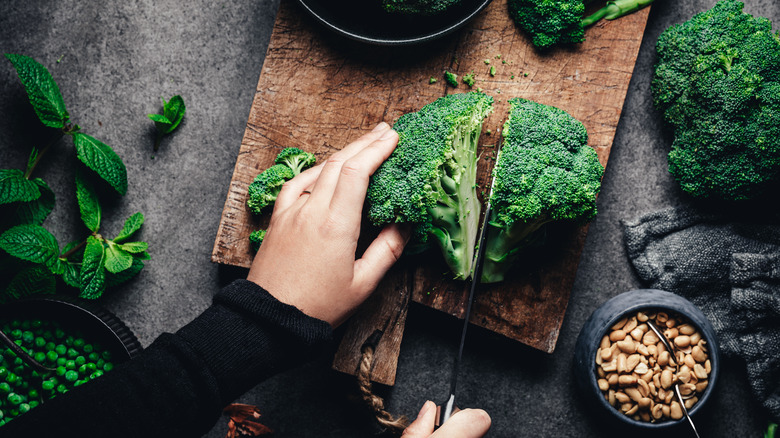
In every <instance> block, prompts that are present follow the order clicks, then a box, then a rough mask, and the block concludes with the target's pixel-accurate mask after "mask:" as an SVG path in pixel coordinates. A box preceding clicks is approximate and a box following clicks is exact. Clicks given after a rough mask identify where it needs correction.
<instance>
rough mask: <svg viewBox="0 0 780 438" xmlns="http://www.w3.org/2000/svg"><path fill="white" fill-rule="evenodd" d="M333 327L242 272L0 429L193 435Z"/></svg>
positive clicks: (303, 355) (300, 357) (302, 357)
mask: <svg viewBox="0 0 780 438" xmlns="http://www.w3.org/2000/svg"><path fill="white" fill-rule="evenodd" d="M331 335H332V331H331V328H330V326H329V325H328V324H327V323H325V322H323V321H319V320H316V319H314V318H310V317H308V316H306V315H304V314H303V313H301V312H300V311H298V310H297V309H295V308H294V307H291V306H287V305H285V304H283V303H281V302H279V301H277V300H276V299H274V298H273V297H272V296H271V295H270V294H268V293H267V292H265V291H264V290H263V289H261V288H259V287H258V286H256V285H254V284H252V283H250V282H247V281H239V282H235V283H233V284H231V285H230V286H228V287H226V288H225V289H224V290H223V291H221V292H220V293H219V294H218V295H217V296H216V297H215V299H214V304H213V305H212V306H211V307H210V308H209V309H207V310H206V311H205V312H204V313H203V314H201V315H200V316H198V318H196V319H195V320H194V321H192V322H191V323H190V324H188V325H186V326H185V327H183V328H182V329H181V330H179V331H178V332H177V333H176V334H163V335H162V336H160V337H159V338H158V339H157V340H155V341H154V343H152V345H150V346H149V348H147V349H146V350H145V351H144V352H143V353H141V354H140V355H139V356H138V357H137V358H135V359H133V360H132V361H129V362H127V363H125V364H122V365H120V366H118V367H117V368H116V369H115V370H114V371H112V372H111V373H108V374H106V375H105V376H103V377H101V378H99V379H96V380H94V381H93V382H91V383H89V384H87V385H82V386H80V387H78V388H76V389H74V390H73V391H71V392H69V393H68V394H66V395H64V396H60V397H58V398H55V399H54V400H52V401H50V402H47V403H46V404H44V405H41V406H39V407H37V408H35V409H34V410H32V411H30V412H29V413H27V414H25V415H23V416H20V417H19V418H18V419H16V420H14V421H12V422H10V423H8V424H7V425H5V426H3V427H1V428H0V436H44V434H50V433H52V432H56V431H60V430H61V431H63V432H67V433H68V435H73V436H112V437H121V436H128V437H129V436H133V437H137V436H144V437H151V436H166V437H169V436H181V437H187V436H200V435H202V434H203V433H205V432H206V431H208V430H209V429H210V428H211V427H212V426H213V424H214V422H215V421H216V420H217V419H218V417H219V415H220V412H221V409H222V408H223V407H224V406H225V405H226V404H228V403H230V402H231V401H232V400H234V399H235V398H237V397H238V396H239V395H241V394H242V393H244V392H246V391H247V390H249V389H250V388H252V387H253V386H255V385H256V384H257V383H259V382H260V381H262V380H264V379H266V378H268V377H269V376H271V375H273V374H275V373H278V372H280V371H284V370H286V369H289V368H291V367H294V366H295V365H297V364H300V363H302V362H304V361H306V360H309V359H310V358H312V357H314V356H315V355H316V354H317V353H318V352H319V351H320V348H321V347H323V346H325V345H327V343H328V341H329V340H330V337H331Z"/></svg>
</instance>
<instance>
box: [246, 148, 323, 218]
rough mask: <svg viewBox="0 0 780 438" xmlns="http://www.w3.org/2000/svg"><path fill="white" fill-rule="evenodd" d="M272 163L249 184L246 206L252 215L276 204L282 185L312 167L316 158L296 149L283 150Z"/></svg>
mask: <svg viewBox="0 0 780 438" xmlns="http://www.w3.org/2000/svg"><path fill="white" fill-rule="evenodd" d="M274 161H275V162H276V164H274V165H273V166H271V167H269V168H268V169H266V170H264V171H262V172H261V173H260V174H259V175H257V176H256V177H255V179H254V181H252V183H251V184H249V188H248V189H247V192H248V198H247V201H246V205H247V207H249V210H251V211H252V213H255V214H261V213H262V212H263V209H264V208H266V207H268V206H269V205H272V204H273V203H274V202H276V197H277V196H279V191H280V190H282V185H283V184H284V183H285V182H287V181H289V180H291V179H293V177H295V175H298V174H299V173H301V172H302V171H303V170H304V169H306V168H308V167H311V166H312V165H314V163H315V161H316V158H315V156H314V155H313V154H310V153H308V152H305V151H303V150H301V149H298V148H284V149H282V151H281V152H279V154H278V155H277V156H276V159H275V160H274Z"/></svg>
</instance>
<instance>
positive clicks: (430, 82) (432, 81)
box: [428, 76, 438, 84]
mask: <svg viewBox="0 0 780 438" xmlns="http://www.w3.org/2000/svg"><path fill="white" fill-rule="evenodd" d="M436 82H438V80H437V79H436V78H434V77H433V76H431V78H430V79H428V83H429V84H435V83H436Z"/></svg>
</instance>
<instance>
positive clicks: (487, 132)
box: [485, 129, 492, 148]
mask: <svg viewBox="0 0 780 438" xmlns="http://www.w3.org/2000/svg"><path fill="white" fill-rule="evenodd" d="M490 134H492V132H491V131H490V130H489V129H488V130H486V131H485V135H490ZM485 147H488V148H489V147H491V145H485Z"/></svg>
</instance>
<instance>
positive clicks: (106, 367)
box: [103, 362, 114, 372]
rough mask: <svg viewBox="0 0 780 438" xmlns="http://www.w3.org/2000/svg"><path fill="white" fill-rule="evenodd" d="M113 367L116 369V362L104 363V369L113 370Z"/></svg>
mask: <svg viewBox="0 0 780 438" xmlns="http://www.w3.org/2000/svg"><path fill="white" fill-rule="evenodd" d="M113 369H114V364H113V363H111V362H106V364H105V365H103V371H106V372H108V371H111V370H113Z"/></svg>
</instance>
